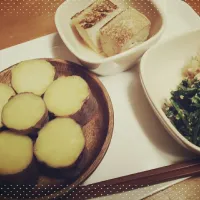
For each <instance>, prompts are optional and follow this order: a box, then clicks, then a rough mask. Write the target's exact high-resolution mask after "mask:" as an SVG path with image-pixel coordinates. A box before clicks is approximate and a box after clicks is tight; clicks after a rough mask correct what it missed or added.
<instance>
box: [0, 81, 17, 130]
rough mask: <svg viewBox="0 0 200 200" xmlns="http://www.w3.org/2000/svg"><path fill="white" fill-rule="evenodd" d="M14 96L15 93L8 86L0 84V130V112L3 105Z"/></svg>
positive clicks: (0, 123) (1, 125)
mask: <svg viewBox="0 0 200 200" xmlns="http://www.w3.org/2000/svg"><path fill="white" fill-rule="evenodd" d="M14 95H15V91H14V90H13V89H12V88H11V87H10V86H8V85H6V84H4V83H0V128H2V127H3V124H2V120H1V112H2V109H3V107H4V105H5V104H6V103H7V102H8V100H9V99H10V97H12V96H14Z"/></svg>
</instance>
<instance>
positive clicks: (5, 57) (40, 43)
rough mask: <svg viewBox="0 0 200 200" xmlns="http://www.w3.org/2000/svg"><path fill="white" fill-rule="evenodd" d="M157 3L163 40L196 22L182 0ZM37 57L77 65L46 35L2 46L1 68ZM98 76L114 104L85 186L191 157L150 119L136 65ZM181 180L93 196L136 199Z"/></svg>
mask: <svg viewBox="0 0 200 200" xmlns="http://www.w3.org/2000/svg"><path fill="white" fill-rule="evenodd" d="M74 1H82V0H74ZM156 2H157V3H158V4H159V5H160V6H161V7H162V9H163V10H164V11H165V12H166V16H167V26H166V29H165V31H164V33H163V35H162V38H161V39H162V40H163V39H166V38H168V37H171V36H172V35H173V36H174V35H176V34H179V33H182V32H185V31H188V30H191V29H193V28H197V27H198V26H199V25H200V19H199V16H198V15H197V14H196V13H195V12H194V11H193V10H192V9H191V8H190V7H189V6H188V5H187V4H185V3H184V2H182V1H181V0H156ZM177 24H179V26H177ZM40 57H53V58H60V59H67V60H70V61H73V62H77V63H79V61H78V60H77V59H76V57H75V56H73V54H72V53H71V52H70V51H69V50H68V49H67V48H66V46H65V44H63V42H62V40H61V39H60V37H59V35H58V34H51V35H48V36H45V37H41V38H38V39H35V40H31V41H28V42H26V43H24V44H20V45H17V46H13V47H10V48H7V49H4V50H1V51H0V70H3V69H5V68H7V67H8V66H10V65H13V64H15V63H17V62H19V61H21V60H25V59H31V58H40ZM100 80H101V81H102V82H103V84H104V86H105V87H106V89H107V90H108V92H109V94H110V97H111V99H112V102H113V106H114V110H115V121H114V123H115V129H114V135H113V139H112V142H111V145H110V148H109V149H108V152H107V154H106V155H105V157H104V159H103V161H102V162H101V164H100V165H99V167H98V168H97V169H96V171H95V172H94V173H93V174H92V176H90V178H89V179H88V180H87V181H86V182H85V183H84V185H88V184H92V183H96V182H99V181H104V180H107V179H110V178H116V177H119V176H124V175H129V174H131V173H137V172H142V171H145V170H150V169H155V168H157V167H163V166H167V165H170V164H173V163H175V162H178V161H182V160H184V159H188V158H191V156H192V155H191V154H190V152H189V151H187V150H185V149H184V148H182V147H181V145H178V144H177V143H176V142H175V141H174V140H173V139H172V138H171V137H170V136H169V134H168V133H167V132H166V131H165V130H164V128H163V127H162V125H161V124H160V122H159V121H158V120H157V118H156V117H155V115H154V113H153V111H152V109H151V107H150V105H149V103H148V101H147V100H146V97H145V95H144V92H143V89H142V86H141V83H140V80H139V77H138V68H137V66H136V67H134V68H132V70H129V71H126V72H123V73H120V74H117V75H116V76H111V77H110V76H109V77H100ZM160 135H162V138H160ZM119 149H120V151H119ZM126 155H129V156H126ZM119 160H120V162H119ZM110 166H115V168H114V169H113V170H108V169H109V168H110ZM182 180H183V179H178V180H175V181H171V182H167V183H162V184H157V185H154V186H151V187H145V188H141V189H137V190H134V191H130V192H125V193H121V194H116V195H112V196H108V197H102V198H97V199H106V200H108V199H112V200H121V199H131V200H139V199H143V198H145V197H147V196H149V195H151V194H153V193H155V192H158V191H160V190H163V189H164V188H166V187H168V186H170V185H172V184H175V183H177V182H180V181H182Z"/></svg>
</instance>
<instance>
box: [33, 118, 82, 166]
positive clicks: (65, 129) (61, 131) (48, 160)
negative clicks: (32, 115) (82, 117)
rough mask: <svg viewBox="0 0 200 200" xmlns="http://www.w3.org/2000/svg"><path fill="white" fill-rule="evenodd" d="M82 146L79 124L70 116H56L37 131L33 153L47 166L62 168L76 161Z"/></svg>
mask: <svg viewBox="0 0 200 200" xmlns="http://www.w3.org/2000/svg"><path fill="white" fill-rule="evenodd" d="M84 147H85V137H84V134H83V130H82V128H81V126H80V125H79V124H78V123H76V122H75V121H74V120H73V119H70V118H56V119H54V120H52V121H50V122H48V123H47V124H46V125H45V126H44V127H43V128H42V129H41V130H40V131H39V133H38V138H37V140H36V143H35V145H34V154H35V156H36V158H37V159H38V161H39V162H41V163H44V164H45V165H46V166H47V167H50V168H54V169H59V168H62V169H63V168H68V167H71V166H73V165H74V164H75V163H76V161H77V160H78V158H79V156H80V155H81V153H82V151H83V149H84Z"/></svg>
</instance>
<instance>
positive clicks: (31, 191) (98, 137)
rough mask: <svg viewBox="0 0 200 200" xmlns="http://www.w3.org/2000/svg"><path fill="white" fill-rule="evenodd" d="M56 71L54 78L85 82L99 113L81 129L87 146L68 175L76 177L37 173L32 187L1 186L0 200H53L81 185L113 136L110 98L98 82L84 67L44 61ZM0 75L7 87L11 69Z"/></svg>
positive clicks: (112, 115) (0, 80)
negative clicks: (67, 76)
mask: <svg viewBox="0 0 200 200" xmlns="http://www.w3.org/2000/svg"><path fill="white" fill-rule="evenodd" d="M45 60H47V61H49V62H50V63H51V64H52V65H54V66H55V68H56V77H59V76H61V75H79V76H81V77H82V78H83V79H84V80H86V81H87V83H88V85H89V87H90V89H91V91H92V94H93V95H94V97H95V98H96V100H97V103H98V110H97V112H96V114H95V116H94V117H93V118H92V120H91V121H90V122H89V123H87V124H86V125H85V126H83V131H84V135H85V138H86V146H85V150H84V152H83V156H82V157H81V158H80V163H79V164H78V165H77V167H76V168H75V169H73V170H72V171H71V172H70V173H71V174H73V173H74V174H75V175H74V177H72V178H71V179H66V178H64V176H63V177H62V178H58V177H54V176H53V174H51V171H50V173H49V175H52V177H51V176H49V175H44V173H42V171H40V174H39V179H38V182H37V184H35V185H3V184H1V185H0V199H11V198H14V199H43V200H44V199H53V198H54V199H55V197H59V196H61V195H64V196H67V195H68V194H69V192H70V191H71V190H73V189H75V188H76V187H77V186H78V185H80V184H81V183H83V182H84V181H85V180H86V179H87V178H88V177H89V176H90V175H91V174H92V173H93V171H94V170H95V169H96V168H97V167H98V165H99V164H100V162H101V160H102V159H103V157H104V155H105V153H106V151H107V149H108V147H109V144H110V141H111V138H112V133H113V127H114V112H113V107H112V103H111V100H110V97H109V95H108V92H107V91H106V89H105V87H104V86H103V84H102V83H101V82H100V81H99V79H98V78H97V77H96V76H95V75H94V74H92V73H91V72H88V71H86V70H84V69H83V67H81V66H79V65H77V64H75V63H72V62H68V61H64V60H59V59H45ZM12 67H13V66H11V67H9V68H8V69H6V70H4V71H2V72H0V82H2V83H6V84H9V85H10V81H11V69H12Z"/></svg>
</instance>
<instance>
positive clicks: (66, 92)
mask: <svg viewBox="0 0 200 200" xmlns="http://www.w3.org/2000/svg"><path fill="white" fill-rule="evenodd" d="M44 101H45V103H46V105H47V109H48V110H49V112H50V113H52V114H53V115H54V116H56V117H71V118H72V119H74V120H75V121H76V122H78V123H79V124H81V125H85V124H86V123H87V122H88V121H89V120H90V119H91V116H93V114H94V112H95V111H96V108H97V102H96V100H95V98H94V97H93V95H92V93H91V91H90V89H89V87H88V84H87V83H86V81H85V80H83V79H82V78H81V77H80V76H61V77H59V78H58V79H57V80H55V81H54V82H53V83H52V84H51V85H50V86H49V87H48V89H47V91H46V92H45V94H44Z"/></svg>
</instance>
